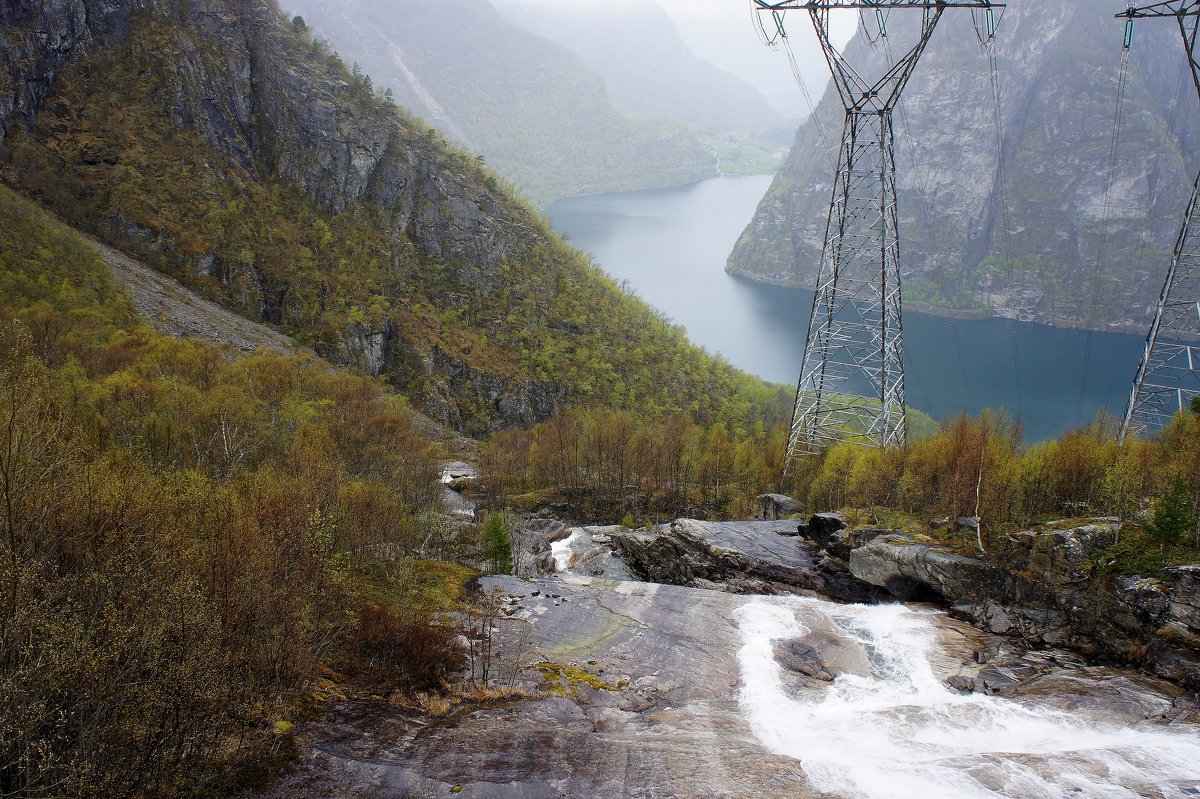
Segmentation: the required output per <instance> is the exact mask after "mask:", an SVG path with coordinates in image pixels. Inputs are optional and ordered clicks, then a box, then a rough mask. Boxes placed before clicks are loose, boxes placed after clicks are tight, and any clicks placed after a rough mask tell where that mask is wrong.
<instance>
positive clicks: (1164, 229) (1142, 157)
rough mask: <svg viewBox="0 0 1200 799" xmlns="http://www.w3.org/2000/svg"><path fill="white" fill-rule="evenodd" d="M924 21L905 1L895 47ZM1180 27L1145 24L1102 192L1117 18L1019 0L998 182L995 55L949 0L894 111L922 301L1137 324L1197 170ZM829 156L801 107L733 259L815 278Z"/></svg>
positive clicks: (909, 255)
mask: <svg viewBox="0 0 1200 799" xmlns="http://www.w3.org/2000/svg"><path fill="white" fill-rule="evenodd" d="M912 22H913V21H912V18H911V17H904V16H903V15H899V14H896V15H893V16H892V21H891V23H890V27H891V28H892V38H893V40H895V43H894V44H893V45H892V46H893V48H897V49H898V48H899V47H901V45H900V42H901V41H908V39H909V38H911V33H912ZM1177 40H1178V32H1177V31H1176V30H1174V29H1173V28H1172V26H1171V25H1170V24H1160V25H1154V24H1152V23H1146V24H1140V25H1139V27H1138V29H1137V37H1136V41H1135V45H1134V50H1133V63H1132V65H1131V69H1130V80H1129V87H1128V91H1127V97H1126V102H1125V112H1124V122H1123V127H1122V133H1121V145H1120V148H1119V150H1118V157H1117V161H1116V169H1115V173H1114V180H1113V183H1112V186H1113V188H1112V191H1111V193H1110V194H1109V196H1108V197H1107V198H1105V197H1104V196H1103V195H1104V187H1105V184H1106V180H1107V176H1108V153H1109V144H1110V139H1111V136H1112V130H1113V119H1114V110H1115V106H1116V82H1117V74H1118V59H1119V57H1120V50H1121V24H1120V22H1117V21H1114V20H1113V19H1112V10H1111V9H1103V8H1100V7H1099V6H1097V5H1096V4H1095V3H1090V2H1087V1H1086V0H1049V1H1048V2H1036V3H1035V2H1033V1H1032V0H1015V2H1012V3H1010V4H1009V6H1008V10H1007V12H1006V14H1005V17H1004V18H1003V21H1002V23H1001V26H1000V29H999V34H998V52H999V57H1000V66H1001V85H1002V94H1003V120H1004V126H1005V130H1004V134H1005V142H1004V154H1005V157H1004V165H1005V169H1006V171H1007V180H1006V181H1005V182H1004V184H1003V187H1002V185H1001V182H1000V181H999V180H998V174H999V173H998V159H997V148H996V138H995V136H996V125H995V113H994V109H993V102H992V91H991V85H990V82H989V72H988V64H987V59H986V58H985V57H984V56H983V55H982V54H981V53H980V51H979V48H978V46H977V43H976V37H975V33H974V31H973V30H972V29H971V20H970V15H969V14H959V13H953V12H947V13H946V16H945V18H944V19H943V21H942V23H941V24H940V26H939V29H938V31H937V33H936V34H935V35H934V39H933V41H932V43H931V44H930V47H929V50H928V51H927V53H926V55H925V57H924V58H923V59H922V62H921V64H920V65H919V66H918V68H917V71H916V73H915V74H914V76H913V78H912V82H911V83H910V86H909V88H908V89H907V91H906V94H905V99H904V101H903V103H902V108H903V111H902V113H899V114H898V115H897V117H896V131H897V150H896V156H897V170H898V184H899V189H900V214H901V236H902V259H903V263H904V266H905V271H906V274H908V275H909V276H908V277H907V278H906V280H907V282H906V285H905V295H906V299H907V300H909V301H910V305H912V306H915V307H925V308H932V309H933V310H935V311H936V310H939V309H940V310H946V309H953V310H957V311H970V312H973V313H977V314H980V315H987V314H993V315H999V316H1004V317H1012V318H1018V319H1029V320H1037V321H1044V322H1049V323H1053V324H1058V325H1063V326H1091V327H1104V326H1113V327H1119V328H1125V329H1129V330H1134V331H1137V332H1141V331H1142V330H1143V328H1144V325H1145V318H1146V317H1145V315H1146V313H1147V311H1148V308H1149V307H1151V306H1152V304H1153V302H1154V299H1155V298H1156V296H1157V294H1158V291H1159V288H1160V287H1161V281H1162V271H1163V269H1165V266H1166V262H1167V258H1168V257H1169V253H1170V248H1171V246H1172V244H1173V242H1174V236H1175V234H1176V231H1177V228H1178V225H1179V222H1180V220H1181V215H1182V210H1183V205H1184V203H1185V202H1186V199H1187V194H1188V191H1189V190H1190V185H1191V177H1192V167H1191V165H1189V164H1187V163H1185V158H1184V156H1183V153H1186V152H1191V151H1192V148H1191V144H1192V143H1193V141H1194V136H1195V134H1194V133H1189V132H1188V131H1195V130H1197V125H1196V122H1197V121H1198V115H1197V110H1196V101H1195V96H1194V91H1193V89H1192V87H1191V86H1190V84H1189V83H1188V82H1183V83H1182V84H1181V82H1180V79H1181V77H1182V73H1181V71H1180V67H1181V65H1182V52H1181V51H1182V48H1181V47H1180V42H1179V41H1177ZM850 47H851V52H852V54H853V55H852V58H853V59H854V60H856V61H862V62H865V63H867V64H869V65H871V66H874V67H876V68H878V67H879V66H880V65H882V64H883V63H884V59H885V57H886V56H885V53H883V52H881V51H879V50H872V49H871V47H870V46H869V45H868V44H867V43H866V42H865V41H864V39H863V38H862V35H861V33H860V36H859V38H858V39H856V40H855V41H854V42H853V43H852V44H851V46H850ZM830 95H831V93H830V92H827V93H826V97H825V98H824V99H823V100H822V102H821V104H820V108H819V109H818V116H819V118H820V120H821V124H822V125H823V127H824V130H825V133H826V136H827V137H828V138H829V139H830V140H831V141H833V142H836V140H837V136H838V131H839V130H840V128H841V114H842V112H841V107H840V103H839V102H838V100H837V98H836V97H835V96H830ZM831 169H832V156H831V154H830V153H829V151H828V150H827V148H826V146H825V144H824V142H823V141H822V139H821V137H820V135H819V134H818V131H817V129H816V127H815V125H814V124H813V123H811V122H810V123H807V124H805V125H804V126H803V127H802V128H801V129H800V130H799V131H798V133H797V137H796V141H795V144H794V145H793V147H792V152H791V154H790V156H789V159H788V162H787V163H786V165H785V167H784V168H783V169H782V170H781V171H780V173H779V175H778V177H777V179H776V181H775V182H774V184H773V185H772V187H771V189H770V190H769V192H768V194H767V196H766V197H765V198H764V200H763V202H762V204H761V205H760V207H759V210H758V213H757V214H756V215H755V217H754V219H753V220H752V222H751V223H750V225H749V226H748V227H747V229H746V231H745V232H744V233H743V235H742V237H741V239H740V240H739V242H738V244H737V247H736V248H735V250H734V252H733V253H732V255H731V256H730V259H729V270H730V271H731V272H735V273H738V274H743V275H746V276H747V277H751V278H754V279H759V280H765V281H769V282H782V283H796V284H799V285H804V286H809V285H811V284H812V282H813V280H814V278H815V270H816V266H817V263H818V261H819V258H820V250H821V243H822V238H823V235H824V225H825V218H826V209H827V207H828V203H829V193H830V187H831V178H830V173H831ZM1002 188H1005V189H1006V193H1007V200H1008V203H1009V206H1010V208H1011V213H1010V215H1009V223H1008V226H1007V229H1008V231H1010V232H1011V235H1009V234H1007V233H1006V232H1005V224H1004V202H1003V201H1004V199H1005V192H1004V191H1002ZM926 201H927V203H928V207H929V215H928V218H927V217H926V214H925V205H926ZM1106 218H1107V220H1108V221H1107V238H1106V240H1105V245H1104V257H1103V268H1102V270H1101V272H1102V274H1100V276H1099V282H1098V283H1097V282H1096V281H1097V263H1098V262H1099V261H1100V260H1101V259H1100V252H1101V232H1102V229H1104V228H1105V219H1106ZM1010 251H1011V259H1010V258H1009V257H1008V256H1009V253H1010ZM1094 294H1095V295H1096V296H1097V298H1098V303H1097V307H1096V308H1095V309H1094V310H1093V307H1092V298H1093V295H1094Z"/></svg>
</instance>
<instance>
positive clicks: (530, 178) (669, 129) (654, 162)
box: [286, 0, 716, 202]
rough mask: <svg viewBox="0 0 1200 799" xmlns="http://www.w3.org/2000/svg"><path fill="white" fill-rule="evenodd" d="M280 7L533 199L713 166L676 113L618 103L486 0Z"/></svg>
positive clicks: (573, 59)
mask: <svg viewBox="0 0 1200 799" xmlns="http://www.w3.org/2000/svg"><path fill="white" fill-rule="evenodd" d="M286 7H287V8H288V9H289V10H291V11H295V12H296V13H298V14H301V15H302V16H303V17H304V20H305V22H306V23H307V24H308V25H310V26H311V27H312V28H313V29H314V30H316V31H317V32H318V33H319V34H320V35H322V36H326V37H328V39H329V41H330V42H331V44H332V45H333V46H334V47H335V48H336V49H337V50H338V51H339V52H341V53H342V54H343V55H344V56H345V57H346V58H347V59H349V60H353V61H356V62H358V63H359V64H361V65H362V67H363V69H364V70H366V71H367V72H368V73H369V74H370V75H371V76H372V78H373V79H374V80H375V81H376V82H377V83H378V85H379V86H380V87H381V88H385V87H386V88H389V89H391V90H392V91H393V92H394V93H395V96H396V99H397V102H399V103H400V104H401V105H402V106H404V107H405V108H408V109H410V110H411V111H412V112H413V113H415V114H417V115H418V116H420V117H422V118H424V119H427V120H428V121H429V122H430V123H431V124H432V125H434V126H435V127H437V128H438V129H439V130H441V131H442V132H443V133H445V134H446V135H447V136H450V137H451V138H453V139H454V140H456V141H458V142H460V143H462V144H463V145H465V146H467V147H469V148H471V149H472V150H474V151H476V152H478V153H480V154H481V155H482V156H484V157H485V158H486V159H487V160H488V163H490V164H492V165H493V166H494V167H495V168H496V169H497V170H498V171H499V172H500V173H501V174H503V175H505V176H506V177H508V178H509V179H510V180H512V181H513V182H514V183H515V184H516V185H517V186H518V187H519V188H521V189H522V190H523V191H524V192H526V193H527V194H528V195H529V196H530V197H532V198H533V199H535V200H537V201H539V202H543V201H549V200H552V199H557V198H561V197H566V196H571V195H577V194H590V193H596V192H602V191H615V190H620V189H636V188H648V187H656V186H668V185H678V184H682V183H688V182H691V181H693V180H698V179H700V178H702V177H708V176H710V175H714V174H716V166H715V164H714V163H713V160H712V158H711V156H710V155H709V154H708V153H707V152H706V151H705V150H704V149H703V148H702V147H701V146H700V143H699V142H698V141H697V140H696V138H695V137H694V136H693V135H692V134H691V133H690V132H688V131H687V130H686V129H685V128H684V126H683V125H681V124H679V123H678V122H677V121H674V120H670V119H666V118H662V117H658V118H654V119H650V118H645V119H635V118H631V117H629V116H625V115H623V114H621V113H619V112H618V111H616V110H614V109H613V106H612V105H611V104H610V102H609V98H608V95H607V94H606V92H605V89H604V84H603V82H602V81H601V80H600V78H599V77H598V76H597V75H596V74H594V73H593V72H592V71H591V70H590V69H589V68H588V66H587V65H586V64H585V63H584V62H583V61H582V60H580V58H579V57H578V56H576V55H575V54H573V53H570V52H568V51H567V50H566V49H564V48H562V47H560V46H558V45H556V44H553V43H552V42H550V41H547V40H546V39H543V38H541V37H539V36H535V35H533V34H531V33H528V32H526V31H524V30H521V29H519V28H517V27H515V26H512V25H509V24H507V23H506V22H505V21H504V20H503V19H501V17H500V16H499V15H498V14H497V13H496V11H495V9H493V8H492V6H491V5H490V4H489V3H488V0H451V1H450V2H439V3H428V2H421V1H420V0H395V1H394V2H384V0H346V1H345V2H343V1H342V0H337V1H336V2H334V0H287V3H286ZM657 113H659V114H661V113H662V112H661V111H660V112H657Z"/></svg>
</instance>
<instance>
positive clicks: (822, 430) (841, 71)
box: [753, 0, 1005, 474]
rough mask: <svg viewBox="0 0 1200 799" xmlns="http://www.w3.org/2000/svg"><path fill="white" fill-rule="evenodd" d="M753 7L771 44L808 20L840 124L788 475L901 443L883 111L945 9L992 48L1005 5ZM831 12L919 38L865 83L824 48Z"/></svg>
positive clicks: (891, 189)
mask: <svg viewBox="0 0 1200 799" xmlns="http://www.w3.org/2000/svg"><path fill="white" fill-rule="evenodd" d="M753 2H754V4H755V5H756V6H757V8H758V10H759V11H762V12H768V13H771V14H773V15H775V24H776V27H777V28H778V29H779V30H780V31H781V32H782V30H783V26H782V21H781V18H780V14H781V12H785V11H801V10H803V11H807V12H808V13H809V16H810V17H811V19H812V23H813V28H814V29H815V30H816V33H817V39H818V40H819V41H820V43H821V49H822V51H823V52H824V54H825V60H826V62H827V63H828V64H829V71H830V73H831V74H832V75H833V83H834V86H835V88H836V89H837V92H838V96H839V97H840V98H841V101H842V106H843V107H844V109H845V112H846V116H845V121H844V123H843V126H842V141H841V147H840V151H839V154H838V166H837V174H836V176H835V179H834V185H833V197H832V199H831V200H830V203H829V217H828V221H827V222H826V227H825V243H824V248H823V250H822V252H821V263H820V267H819V270H818V274H817V286H816V293H815V295H814V297H813V307H812V318H811V320H810V322H809V326H808V338H807V340H806V341H805V345H804V360H803V362H802V364H801V367H800V381H799V383H798V384H797V387H796V405H795V409H794V411H793V416H792V428H791V433H790V435H789V437H788V451H787V466H786V467H785V469H786V470H788V471H790V469H791V466H792V463H793V461H794V460H795V458H796V457H797V456H799V455H802V454H815V453H818V452H820V451H821V450H823V449H824V448H826V447H828V446H829V445H830V444H833V443H836V442H841V441H851V442H855V443H860V444H866V445H868V446H877V447H883V446H889V445H902V444H904V442H905V439H906V437H907V432H908V431H907V423H906V421H905V415H904V411H905V399H904V326H903V317H902V314H901V292H900V236H899V230H898V225H897V214H896V159H895V148H894V143H893V141H894V137H893V131H892V110H893V109H894V108H895V106H896V103H897V102H898V101H899V99H900V94H901V92H902V91H903V90H904V87H905V85H906V84H907V83H908V79H909V78H910V77H911V76H912V73H913V70H914V69H915V68H916V66H917V62H918V61H919V60H920V58H921V54H922V53H924V52H925V47H926V46H927V45H928V44H929V39H930V37H931V36H932V35H933V31H934V28H935V27H936V26H937V23H938V20H939V19H941V16H942V13H943V12H944V11H945V10H946V9H948V8H969V9H983V10H984V11H985V13H986V14H987V17H988V18H987V31H988V35H989V36H991V34H992V33H994V31H995V21H994V19H993V18H992V16H991V15H992V9H994V8H999V7H1002V6H1004V5H1005V4H1004V3H996V2H989V0H891V1H888V0H857V1H855V0H823V1H822V2H816V1H812V2H805V1H804V0H784V1H783V2H772V0H753ZM840 9H857V10H859V11H862V10H864V9H871V10H874V11H875V12H876V15H877V19H878V24H879V26H880V35H882V36H886V35H887V32H886V29H885V28H884V25H885V14H886V13H887V12H888V11H890V10H892V9H914V10H918V11H920V12H921V29H920V35H919V37H918V38H917V41H916V44H915V45H913V47H912V48H911V49H910V50H909V51H908V52H907V53H905V54H904V55H902V56H901V57H900V58H898V59H896V61H895V63H894V64H892V65H891V66H890V68H889V69H888V70H887V72H885V73H884V75H883V77H881V78H879V79H878V80H873V81H872V80H867V79H864V77H863V76H862V75H861V74H860V73H859V72H858V71H857V70H856V69H855V68H854V66H853V65H851V64H850V62H849V61H848V60H847V59H846V57H845V56H844V55H843V54H842V53H841V52H839V51H838V49H837V48H836V47H835V46H834V45H833V44H832V43H831V42H830V40H829V14H830V12H831V11H837V10H840ZM786 473H787V472H786V471H785V474H786Z"/></svg>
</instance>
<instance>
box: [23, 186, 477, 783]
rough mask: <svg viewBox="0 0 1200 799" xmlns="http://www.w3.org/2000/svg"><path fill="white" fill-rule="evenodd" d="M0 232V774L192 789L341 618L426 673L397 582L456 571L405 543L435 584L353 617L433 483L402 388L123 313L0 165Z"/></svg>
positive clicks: (296, 679)
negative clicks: (412, 652) (226, 348)
mask: <svg viewBox="0 0 1200 799" xmlns="http://www.w3.org/2000/svg"><path fill="white" fill-rule="evenodd" d="M0 239H2V246H0V289H2V290H0V320H3V324H2V325H0V790H2V792H3V793H4V794H6V795H15V796H43V795H55V796H63V797H118V796H120V797H133V796H166V795H171V796H178V795H180V793H181V792H182V793H187V792H189V791H195V790H202V789H205V786H206V785H210V783H209V782H208V781H209V780H210V779H211V778H213V777H214V776H215V775H218V774H226V775H229V774H235V773H236V769H235V770H232V771H231V767H235V766H237V764H238V763H239V762H241V761H243V760H251V761H253V760H260V761H261V757H260V755H261V753H260V752H259V751H258V748H257V747H259V746H272V744H271V743H270V741H269V740H265V739H269V738H270V729H271V728H270V723H271V722H272V721H273V720H277V719H278V718H279V717H280V715H284V714H280V713H279V712H278V711H279V710H280V709H286V708H288V707H292V706H294V705H295V704H297V703H298V702H300V701H301V700H302V699H303V698H304V697H305V696H306V695H307V693H306V688H307V686H308V685H309V684H310V683H311V681H312V680H313V678H314V677H315V675H316V672H317V668H318V666H319V665H320V664H321V663H323V662H332V663H334V664H335V665H337V666H338V667H339V668H342V669H346V670H353V669H354V668H355V666H356V662H357V658H358V657H359V654H358V653H359V652H360V651H361V648H360V647H359V646H358V643H357V638H358V636H359V627H360V624H361V621H360V619H367V618H369V619H370V620H372V621H373V623H374V626H373V628H372V635H373V636H374V638H373V639H372V640H373V641H382V642H383V643H385V644H386V643H389V642H390V641H393V640H400V641H401V643H400V644H398V645H396V646H395V649H396V651H405V649H406V647H407V644H406V643H404V642H406V641H408V640H417V641H419V642H420V643H421V644H422V645H423V646H424V649H422V650H420V652H421V653H422V657H423V658H424V661H422V660H419V659H418V660H410V661H402V662H401V661H396V662H395V663H397V664H399V663H402V666H401V665H394V666H393V674H392V676H393V679H396V680H398V681H401V682H403V681H404V680H409V682H410V684H412V685H414V686H419V685H420V684H421V683H422V682H431V681H432V682H436V680H438V679H440V674H441V672H442V671H444V665H445V664H444V663H443V662H442V661H439V660H438V658H440V657H442V656H443V655H444V656H446V657H449V656H450V655H449V653H450V651H451V650H450V649H448V648H447V647H449V646H450V644H449V643H447V641H448V638H446V637H445V636H441V637H439V636H438V635H436V634H427V633H426V630H427V629H429V628H428V627H427V626H425V625H423V622H424V621H425V620H427V618H428V614H429V612H430V610H431V609H430V608H428V607H425V606H424V605H423V604H418V603H423V602H424V600H425V599H426V598H427V597H428V596H430V595H432V594H438V595H450V596H453V597H454V598H457V597H458V595H457V594H455V593H454V592H455V591H460V590H461V579H460V578H461V577H462V575H461V574H460V573H459V572H458V571H456V570H453V569H449V568H445V567H439V566H432V565H428V566H422V565H421V564H420V563H414V564H412V565H410V566H409V567H407V571H408V572H409V573H410V574H412V573H415V574H417V575H420V574H428V573H433V574H436V575H437V577H436V579H435V582H436V583H437V584H438V585H439V586H440V587H439V588H438V590H437V591H414V592H411V593H410V592H406V591H404V590H402V589H401V588H400V587H395V588H393V589H392V590H391V593H390V595H389V605H388V606H387V607H385V608H382V609H380V610H379V612H377V613H374V614H373V615H369V616H367V615H364V616H360V615H359V612H360V606H361V602H362V600H361V599H360V596H361V594H362V593H363V591H362V589H361V587H360V584H364V583H365V582H366V580H367V577H370V579H373V580H375V581H377V582H378V581H383V582H385V583H386V582H387V575H386V573H384V574H383V576H381V573H380V572H379V571H374V572H372V574H371V575H365V570H366V569H367V567H368V566H369V565H371V564H375V563H377V561H378V559H379V558H381V557H383V556H384V555H385V554H386V553H393V554H392V557H394V558H396V559H398V560H399V561H400V562H403V559H404V557H405V556H406V555H410V554H411V553H412V552H413V551H414V550H415V548H416V545H417V542H419V541H420V540H421V538H422V529H421V525H422V514H423V513H424V512H425V511H427V510H428V509H429V507H430V506H431V503H432V502H433V501H434V497H435V494H436V489H435V487H434V481H435V478H436V473H437V472H436V466H435V464H436V461H435V460H434V458H433V455H434V453H433V451H432V450H431V448H430V446H429V444H428V443H427V442H426V441H425V440H423V439H422V438H421V437H420V436H419V435H418V434H417V433H416V432H415V431H414V430H413V428H412V425H411V423H410V414H409V412H408V410H407V406H406V404H405V402H404V401H403V400H402V399H400V398H398V397H396V396H394V395H392V394H389V393H388V392H386V391H385V390H384V389H383V388H381V387H380V386H379V385H377V384H375V383H374V382H372V381H370V380H368V379H366V378H362V377H357V376H352V375H347V374H344V373H339V372H336V371H333V370H331V369H330V368H329V366H328V364H325V363H323V362H321V361H318V360H316V359H315V358H311V357H303V356H284V355H281V354H277V353H260V354H256V355H252V356H249V357H245V358H234V357H233V356H232V354H230V353H226V352H223V351H221V350H219V349H217V348H216V347H213V346H210V345H207V344H202V343H197V342H194V341H184V340H177V339H173V338H170V337H167V336H164V335H161V334H158V333H156V332H154V331H152V330H150V329H148V328H144V327H140V326H139V322H138V319H137V315H136V313H135V311H134V308H133V306H132V305H131V303H130V301H129V300H128V299H127V298H126V297H125V296H124V295H123V294H122V293H121V292H120V291H118V289H117V288H116V286H115V285H114V283H113V280H112V277H111V275H110V273H109V271H108V269H107V267H106V266H105V264H104V263H103V262H102V261H101V260H100V259H99V258H98V256H97V254H96V252H95V251H94V250H93V249H92V248H91V247H90V246H88V245H86V243H84V242H82V241H81V240H79V239H78V238H76V237H74V236H72V235H71V233H70V232H69V231H68V230H66V229H65V228H62V227H61V226H59V225H58V224H56V223H55V222H53V221H52V220H50V219H49V218H47V217H46V216H45V215H44V214H42V213H41V212H39V210H38V209H37V208H36V207H34V206H33V205H32V204H30V203H28V202H25V201H23V200H21V199H20V198H18V197H16V196H15V195H13V194H12V193H11V192H10V191H8V190H7V189H4V188H3V187H0ZM397 582H403V581H402V580H400V579H399V578H397ZM409 582H420V581H418V580H415V579H414V578H411V577H410V579H409ZM455 582H458V584H459V587H458V588H457V589H455V588H453V587H452V586H448V584H450V583H455ZM406 600H407V602H406ZM396 619H402V621H396ZM403 620H407V621H403ZM385 622H386V623H385ZM409 649H411V648H409ZM210 787H211V785H210Z"/></svg>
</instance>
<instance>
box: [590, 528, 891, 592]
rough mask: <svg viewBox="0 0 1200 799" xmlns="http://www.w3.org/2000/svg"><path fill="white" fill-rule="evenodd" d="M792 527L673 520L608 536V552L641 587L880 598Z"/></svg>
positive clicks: (870, 588) (869, 587)
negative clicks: (621, 561) (660, 585)
mask: <svg viewBox="0 0 1200 799" xmlns="http://www.w3.org/2000/svg"><path fill="white" fill-rule="evenodd" d="M798 527H799V524H798V523H797V522H796V521H794V520H793V521H787V520H783V521H743V522H702V521H696V520H694V519H677V520H675V521H673V522H671V523H670V524H660V525H658V526H656V527H654V528H652V529H651V530H649V531H630V532H623V533H618V534H614V535H613V536H612V543H613V548H614V549H615V550H616V552H617V554H618V555H620V556H621V557H622V558H623V559H624V560H625V562H626V563H628V564H629V566H630V568H631V569H633V571H634V572H635V573H636V574H638V575H639V576H641V577H642V578H644V579H647V580H652V581H654V582H659V583H667V584H670V585H684V586H693V587H698V588H716V589H720V590H723V591H729V592H732V593H742V594H750V593H754V594H788V593H800V592H813V593H818V594H821V595H824V596H828V597H833V598H835V599H841V600H847V601H852V602H866V601H871V600H873V599H874V598H876V597H877V596H879V595H880V594H881V593H882V592H878V591H876V590H874V589H873V588H872V587H871V586H869V585H867V584H865V583H863V582H861V581H859V580H857V579H855V578H853V577H852V576H850V575H849V574H847V573H846V572H845V571H844V570H843V569H840V568H836V567H833V566H832V565H831V564H829V563H828V562H827V560H826V559H824V558H822V557H820V556H818V555H817V553H816V551H815V547H814V545H813V544H812V543H811V542H809V541H807V540H805V539H803V538H799V537H797V532H798Z"/></svg>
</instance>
